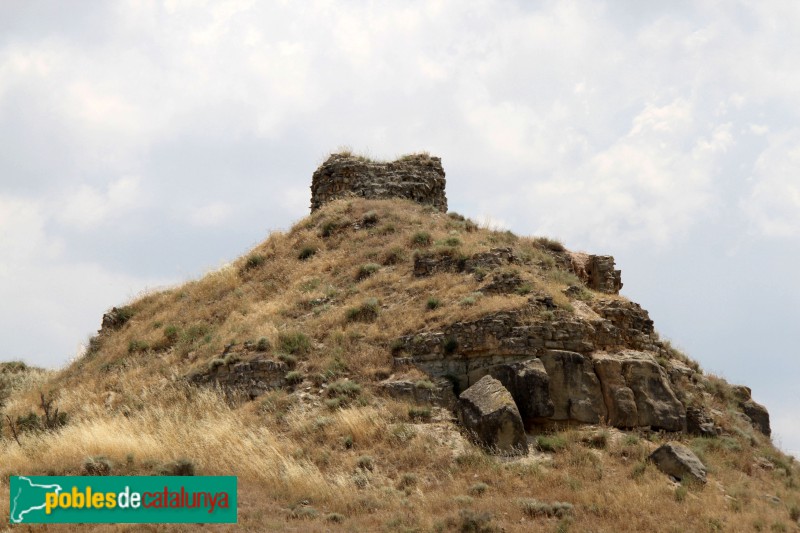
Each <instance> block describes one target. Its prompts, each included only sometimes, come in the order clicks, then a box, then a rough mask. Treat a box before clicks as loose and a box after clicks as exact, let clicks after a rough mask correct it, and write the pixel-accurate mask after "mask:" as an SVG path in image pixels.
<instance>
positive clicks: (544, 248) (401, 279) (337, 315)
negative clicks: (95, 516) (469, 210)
mask: <svg viewBox="0 0 800 533" xmlns="http://www.w3.org/2000/svg"><path fill="white" fill-rule="evenodd" d="M387 176H388V177H387ZM431 184H432V185H431ZM312 201H313V211H312V214H311V215H310V216H308V217H306V218H305V219H303V220H301V221H299V222H298V223H296V224H295V225H294V226H293V227H292V228H291V229H290V230H289V231H288V232H286V233H280V232H278V233H274V234H272V235H270V236H269V238H268V239H267V240H266V241H264V242H263V243H261V244H260V245H258V246H256V247H255V248H254V249H253V250H251V251H249V252H248V253H247V254H245V255H244V256H242V257H240V258H239V259H237V260H235V261H233V262H232V263H231V264H229V265H227V266H225V267H224V268H221V269H219V270H218V271H215V272H212V273H210V274H208V275H206V276H204V277H203V278H201V279H199V280H196V281H191V282H189V283H186V284H183V285H181V286H178V287H174V288H170V289H167V290H163V291H159V292H154V293H150V294H145V295H143V296H142V297H140V298H137V299H136V300H134V301H132V302H129V303H128V304H126V305H124V306H120V307H116V308H114V309H112V310H111V311H109V312H108V313H107V314H106V315H105V316H104V317H103V320H102V328H101V329H100V331H99V332H98V334H97V335H96V336H95V337H93V338H92V339H91V341H90V342H89V345H88V349H87V351H86V353H85V354H84V355H83V356H82V357H80V358H79V359H77V360H76V361H74V362H73V363H72V364H70V365H69V366H68V367H66V368H65V369H63V370H61V371H59V372H57V373H48V372H43V371H39V370H36V369H30V368H27V367H25V366H24V365H20V364H6V365H4V366H2V367H0V407H1V408H2V414H3V419H4V424H3V427H2V435H3V438H2V440H0V472H1V473H2V480H3V483H4V484H7V482H8V476H10V475H16V474H21V473H24V474H81V473H84V474H113V475H127V474H136V475H140V474H141V475H146V474H153V473H168V474H191V473H197V474H203V475H231V474H233V475H237V476H239V480H240V510H239V526H238V527H239V528H241V529H247V530H253V531H264V530H287V531H316V530H320V531H322V530H339V529H341V530H357V531H364V530H367V531H500V530H505V531H531V530H534V531H538V530H541V531H596V532H599V531H607V532H611V531H791V530H796V529H797V528H798V527H800V526H798V522H797V521H798V518H800V489H799V488H798V487H800V468H798V465H797V464H796V463H795V462H794V460H793V458H791V457H789V456H786V455H784V454H783V453H781V452H780V450H778V449H777V448H775V447H774V446H773V444H772V443H771V441H770V438H769V418H768V414H767V412H766V409H764V408H763V407H762V406H760V405H758V404H756V403H755V402H754V401H753V400H752V399H751V398H750V395H749V390H748V389H747V388H746V387H742V386H732V385H730V384H728V383H726V382H725V381H724V380H722V379H720V378H718V377H715V376H713V375H708V374H705V373H704V372H703V371H702V370H701V369H700V367H699V365H697V363H696V362H694V361H692V360H690V359H689V358H688V357H687V356H686V355H684V354H682V353H680V352H679V351H677V350H675V349H674V348H672V347H671V346H670V344H669V343H668V342H665V341H663V340H662V339H660V338H659V336H658V334H657V332H656V330H655V328H654V325H653V323H652V321H651V320H650V319H649V316H648V315H647V312H646V311H645V310H644V309H642V308H641V307H640V306H639V305H638V304H636V303H634V302H630V301H629V300H627V299H626V298H625V297H623V296H621V295H619V290H620V288H621V286H622V280H621V273H620V272H619V271H616V270H614V262H613V258H611V257H610V256H597V255H591V254H586V253H573V252H570V251H568V250H566V249H565V248H564V247H563V245H561V244H560V243H559V242H558V241H555V240H552V239H548V238H531V237H521V236H517V235H515V234H514V233H512V232H509V231H495V230H492V229H491V228H486V227H481V226H479V225H478V224H476V223H474V222H473V221H471V220H470V219H468V218H465V217H463V216H461V215H459V214H457V213H452V212H451V213H447V212H446V210H447V204H446V199H445V198H444V171H443V170H441V162H440V161H439V160H438V158H433V157H430V156H428V155H416V156H408V157H406V158H402V159H400V160H398V161H397V162H392V163H377V162H372V161H368V160H365V159H363V158H358V157H356V156H353V155H351V154H339V155H335V156H332V157H331V159H329V160H328V161H326V162H325V163H324V164H323V165H322V166H321V167H320V169H319V170H318V171H317V173H315V176H314V180H313V189H312ZM487 383H488V384H489V385H487ZM487 386H490V387H497V388H496V389H492V390H494V391H495V392H496V394H495V395H494V396H493V397H492V398H493V399H492V400H491V402H488V403H487V401H485V397H486V395H485V394H484V393H483V392H482V390H483V389H482V388H481V387H483V388H485V387H487ZM470 391H472V392H470ZM492 394H494V393H492ZM459 395H461V399H459ZM470 395H472V396H470ZM498 398H499V399H498ZM492 402H494V403H492ZM498 402H499V403H498ZM490 403H491V405H489V404H490ZM487 405H488V407H487ZM470 409H472V411H470ZM500 412H502V413H503V416H504V417H507V418H504V419H503V420H504V421H503V424H505V423H506V422H505V420H509V421H510V422H508V424H511V425H510V426H509V425H505V426H502V427H501V428H500V429H499V430H498V429H497V428H493V426H491V424H490V423H489V422H491V420H490V419H491V415H492V413H500ZM470 413H472V414H475V413H477V414H476V415H475V417H477V419H476V420H474V421H471V417H472V414H470ZM509 413H510V414H509ZM514 413H516V414H514ZM514 424H521V425H514ZM512 426H513V428H512V429H510V430H508V431H514V432H516V435H517V436H519V435H521V439H522V440H517V441H514V442H515V443H516V444H515V445H513V446H506V445H505V444H507V440H503V439H505V436H504V435H506V433H503V432H505V431H507V430H506V429H504V428H508V427H512ZM492 439H495V440H494V441H493V440H492ZM668 443H681V444H683V445H685V446H686V447H688V449H689V450H691V452H693V454H694V455H696V456H697V458H698V459H699V461H701V462H702V464H703V466H704V467H705V469H707V480H706V482H705V483H704V482H702V481H700V480H695V481H692V480H691V479H690V477H691V476H685V477H682V478H681V480H680V481H679V480H678V478H679V477H681V476H680V475H673V476H672V477H670V476H668V475H667V474H665V473H664V472H663V471H662V469H660V468H659V467H658V466H656V463H657V461H654V460H653V459H651V458H650V456H651V454H652V453H653V452H654V451H655V450H656V449H658V448H659V447H660V446H662V445H664V444H668ZM662 468H663V467H662ZM0 494H2V496H0V505H1V506H2V507H1V508H2V510H3V513H4V516H5V517H8V512H9V511H8V509H9V502H8V499H7V497H8V491H7V490H6V488H5V487H3V490H2V492H0ZM63 529H64V530H69V529H70V528H69V527H68V526H64V528H63Z"/></svg>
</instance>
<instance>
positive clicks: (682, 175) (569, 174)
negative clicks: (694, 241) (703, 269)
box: [527, 100, 733, 246]
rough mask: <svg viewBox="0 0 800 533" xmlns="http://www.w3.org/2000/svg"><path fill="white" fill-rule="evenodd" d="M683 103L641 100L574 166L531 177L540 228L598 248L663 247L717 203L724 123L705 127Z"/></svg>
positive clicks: (727, 135)
mask: <svg viewBox="0 0 800 533" xmlns="http://www.w3.org/2000/svg"><path fill="white" fill-rule="evenodd" d="M695 113H696V111H695V109H694V108H693V106H692V105H691V104H690V103H689V102H687V101H684V100H675V101H673V102H670V103H668V104H665V105H661V106H658V105H653V104H648V105H646V106H645V107H644V109H642V111H641V112H640V113H639V114H638V115H637V116H636V117H635V118H634V119H633V121H632V125H631V129H630V131H629V132H628V133H627V134H626V135H624V136H623V137H621V138H619V139H617V141H616V142H614V143H613V144H611V145H610V146H609V147H608V148H607V149H605V150H603V151H600V152H599V153H596V154H595V155H594V156H592V157H590V158H588V159H587V160H586V161H585V162H584V163H583V164H580V165H579V166H577V167H576V168H575V169H574V170H573V169H570V170H568V171H565V172H561V173H558V174H556V175H554V176H553V177H552V178H550V179H544V180H537V181H536V182H534V183H533V184H532V185H530V186H529V187H528V189H527V190H528V196H527V197H528V199H529V201H530V202H531V204H532V207H533V211H534V212H535V213H538V214H539V216H538V217H537V218H538V219H539V220H542V221H544V223H543V224H542V227H541V228H539V232H543V233H550V234H559V235H564V236H565V237H567V238H568V239H570V240H573V239H574V240H576V241H578V242H584V243H586V242H591V243H594V244H596V245H599V246H603V245H605V246H608V245H610V244H614V245H615V246H621V245H624V244H626V243H627V244H630V243H655V244H657V245H666V244H669V243H670V242H671V241H672V240H673V239H674V238H675V237H677V236H680V235H682V234H684V233H685V232H687V231H688V230H689V229H690V228H691V227H692V226H693V225H694V224H696V223H697V222H698V220H700V219H702V218H703V217H705V216H706V215H707V214H708V212H709V210H713V209H714V208H715V205H716V200H715V195H714V173H715V170H716V166H717V163H718V157H719V156H720V155H721V154H724V152H725V151H726V150H727V148H728V147H729V146H731V144H732V143H733V137H732V135H731V125H730V124H721V125H717V126H715V127H713V128H711V129H710V130H708V131H705V132H704V134H701V133H699V131H698V130H700V131H702V129H701V128H700V127H698V124H697V119H696V117H695Z"/></svg>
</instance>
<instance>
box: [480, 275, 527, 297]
mask: <svg viewBox="0 0 800 533" xmlns="http://www.w3.org/2000/svg"><path fill="white" fill-rule="evenodd" d="M522 283H523V282H522V278H521V277H520V275H519V272H513V271H510V272H497V273H495V274H494V276H492V281H490V282H489V283H487V284H486V285H484V286H483V287H481V288H480V289H479V290H480V292H482V293H484V294H511V293H513V292H516V291H517V290H519V288H520V287H521V286H522Z"/></svg>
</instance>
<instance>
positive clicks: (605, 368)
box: [594, 350, 686, 431]
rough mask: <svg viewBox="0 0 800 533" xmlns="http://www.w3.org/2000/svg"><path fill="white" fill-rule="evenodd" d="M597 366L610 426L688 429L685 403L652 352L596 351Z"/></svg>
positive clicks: (595, 361) (669, 429)
mask: <svg viewBox="0 0 800 533" xmlns="http://www.w3.org/2000/svg"><path fill="white" fill-rule="evenodd" d="M594 367H595V371H596V372H597V375H598V377H599V378H600V382H601V383H602V389H603V396H604V398H605V401H606V405H607V406H608V411H609V423H610V424H611V425H613V426H616V427H622V428H625V427H636V426H647V427H652V428H655V429H666V430H668V431H682V430H684V429H685V428H686V412H685V409H684V407H683V404H682V403H681V402H680V401H679V400H678V398H677V397H676V396H675V393H674V392H672V389H671V388H670V385H669V378H668V377H667V373H666V372H665V371H664V369H663V368H661V366H660V365H659V364H658V362H656V359H655V357H653V355H652V354H649V353H646V352H637V351H633V350H625V351H622V352H619V353H615V354H596V355H595V359H594Z"/></svg>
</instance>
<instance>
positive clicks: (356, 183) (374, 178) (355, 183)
mask: <svg viewBox="0 0 800 533" xmlns="http://www.w3.org/2000/svg"><path fill="white" fill-rule="evenodd" d="M349 195H354V196H360V197H363V198H407V199H409V200H414V201H415V202H419V203H421V204H429V205H432V206H434V207H435V208H436V209H438V210H440V211H442V212H447V197H446V196H445V179H444V169H443V168H442V160H441V159H440V158H438V157H432V156H428V155H424V154H415V155H408V156H403V157H401V158H400V159H398V160H397V161H392V162H390V163H379V162H375V161H370V160H368V159H365V158H363V157H357V156H354V155H350V154H333V155H331V156H330V157H329V158H328V159H327V161H325V162H324V163H322V165H320V167H319V168H318V169H317V170H316V171H315V172H314V175H313V177H312V179H311V211H312V212H314V211H315V210H316V209H319V207H321V206H322V205H323V204H324V203H326V202H329V201H331V200H336V199H338V198H344V197H346V196H349Z"/></svg>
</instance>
